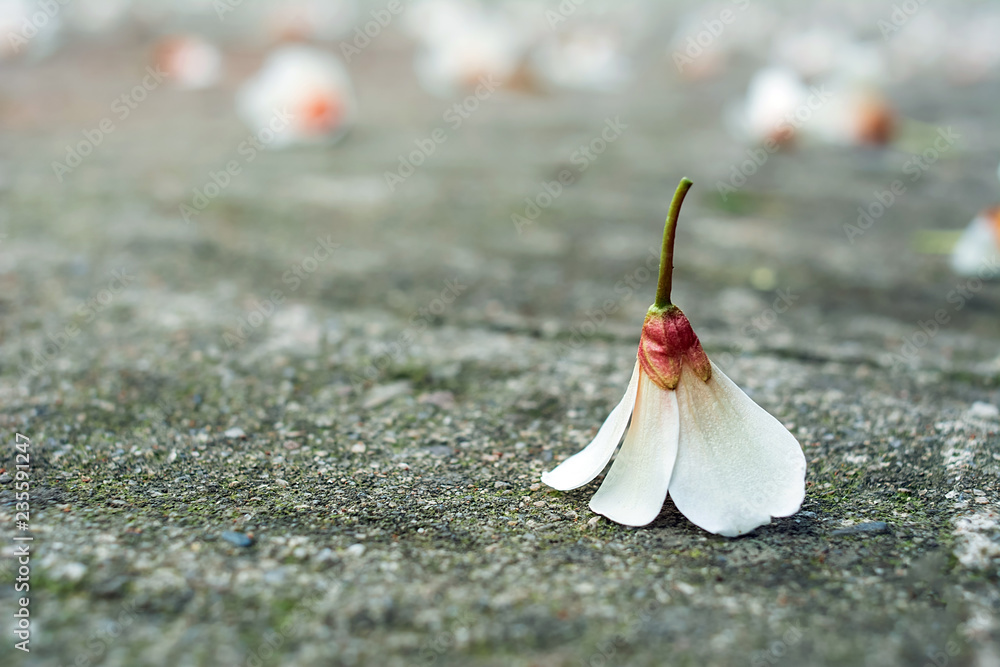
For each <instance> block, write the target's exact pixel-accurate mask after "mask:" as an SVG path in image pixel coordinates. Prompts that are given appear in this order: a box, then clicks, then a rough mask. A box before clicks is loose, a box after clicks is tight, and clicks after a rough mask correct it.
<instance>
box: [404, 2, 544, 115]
mask: <svg viewBox="0 0 1000 667" xmlns="http://www.w3.org/2000/svg"><path fill="white" fill-rule="evenodd" d="M411 13H412V14H411V16H409V17H408V18H409V21H408V24H407V25H408V28H409V30H410V33H411V34H412V35H413V36H414V37H416V38H417V40H418V41H419V42H420V46H419V48H418V50H417V54H416V58H415V61H414V67H415V69H416V72H417V79H418V80H419V81H420V85H421V86H422V87H423V88H424V90H426V91H427V92H429V93H431V94H432V95H436V96H438V97H451V96H453V95H455V94H457V93H458V92H460V91H462V90H465V89H468V88H473V87H475V86H478V85H479V84H480V83H481V81H482V80H483V79H484V78H485V79H486V80H489V81H499V82H500V85H504V84H506V83H507V82H509V81H511V80H512V79H514V78H515V77H516V76H517V75H519V74H520V73H521V72H522V69H523V65H524V60H525V57H526V53H527V49H528V47H529V45H530V44H531V42H532V40H533V39H534V35H535V31H534V30H530V29H525V28H524V27H522V26H521V25H519V24H518V23H516V22H515V21H514V20H512V18H511V16H510V15H508V14H507V13H506V12H504V11H502V10H501V9H499V8H493V9H489V10H487V9H484V8H483V7H482V6H481V5H479V4H478V3H473V2H462V1H460V0H425V1H424V2H421V3H419V4H417V5H415V6H414V7H413V8H412V10H411Z"/></svg>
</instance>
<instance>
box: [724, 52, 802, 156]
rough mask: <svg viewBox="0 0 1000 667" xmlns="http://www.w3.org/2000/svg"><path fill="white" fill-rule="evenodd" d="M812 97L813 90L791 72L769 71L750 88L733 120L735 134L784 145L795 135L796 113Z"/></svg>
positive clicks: (762, 72) (752, 81)
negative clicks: (810, 93) (810, 90)
mask: <svg viewBox="0 0 1000 667" xmlns="http://www.w3.org/2000/svg"><path fill="white" fill-rule="evenodd" d="M808 97H809V89H808V88H807V87H806V85H805V84H804V83H803V82H802V80H801V79H800V78H799V76H798V74H796V73H795V72H794V71H792V70H791V69H788V68H785V67H766V68H764V69H762V70H760V71H758V72H757V73H756V74H755V75H754V76H753V78H752V79H751V80H750V85H749V86H748V87H747V95H746V99H745V101H744V102H743V105H742V108H740V109H738V110H737V111H736V113H735V114H734V115H733V117H732V123H731V124H732V126H733V128H734V130H735V133H736V134H737V135H739V136H741V137H743V138H745V139H749V140H751V141H754V142H757V143H761V144H763V143H766V142H768V141H773V142H775V143H777V144H783V143H786V142H788V141H790V140H791V139H792V138H793V137H794V134H795V127H794V125H793V124H792V122H790V120H789V119H791V120H792V121H794V118H795V112H796V110H797V109H799V108H801V107H802V106H803V105H804V104H805V103H806V100H807V99H808Z"/></svg>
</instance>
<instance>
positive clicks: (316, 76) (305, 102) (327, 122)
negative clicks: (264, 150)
mask: <svg viewBox="0 0 1000 667" xmlns="http://www.w3.org/2000/svg"><path fill="white" fill-rule="evenodd" d="M237 111H239V113H240V115H241V116H242V117H243V119H244V121H245V122H246V124H247V126H248V127H250V128H252V129H256V130H259V129H260V128H264V127H267V126H268V125H269V123H270V122H271V120H272V119H273V118H275V116H276V114H278V113H282V114H288V115H289V116H290V117H291V125H290V126H289V127H287V128H285V129H284V130H282V131H281V132H276V133H275V135H274V140H273V145H274V146H275V147H281V146H287V145H291V144H321V143H333V142H335V141H337V140H338V139H340V138H341V137H343V136H344V135H345V134H346V133H347V131H348V130H350V128H351V127H352V126H353V124H354V119H355V117H356V115H357V102H356V98H355V95H354V89H353V87H352V85H351V79H350V75H349V74H348V72H347V70H346V69H345V68H344V66H343V65H342V64H341V62H340V61H339V60H337V59H336V58H335V57H333V56H332V55H330V54H329V53H327V52H325V51H323V50H321V49H316V48H313V47H307V46H286V47H283V48H280V49H278V50H277V51H275V52H274V53H272V54H271V55H270V56H268V58H267V61H266V62H265V63H264V65H263V67H262V68H261V70H260V71H259V72H258V73H257V74H255V75H254V76H253V77H251V78H250V79H249V80H248V81H247V82H246V83H245V84H243V87H242V88H241V89H240V92H239V95H238V97H237Z"/></svg>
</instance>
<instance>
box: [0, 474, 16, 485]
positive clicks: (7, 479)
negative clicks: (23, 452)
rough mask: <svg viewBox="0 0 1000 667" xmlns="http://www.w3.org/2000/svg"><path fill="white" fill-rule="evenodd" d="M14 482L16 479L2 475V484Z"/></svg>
mask: <svg viewBox="0 0 1000 667" xmlns="http://www.w3.org/2000/svg"><path fill="white" fill-rule="evenodd" d="M13 481H14V478H13V477H11V476H10V475H8V474H7V473H4V474H2V475H0V484H10V483H11V482H13Z"/></svg>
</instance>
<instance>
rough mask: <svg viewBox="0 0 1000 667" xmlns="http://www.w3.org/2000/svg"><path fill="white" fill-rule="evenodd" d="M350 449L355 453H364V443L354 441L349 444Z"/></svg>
mask: <svg viewBox="0 0 1000 667" xmlns="http://www.w3.org/2000/svg"><path fill="white" fill-rule="evenodd" d="M351 451H352V452H354V453H355V454H364V453H365V443H363V442H356V443H354V444H353V445H351Z"/></svg>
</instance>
